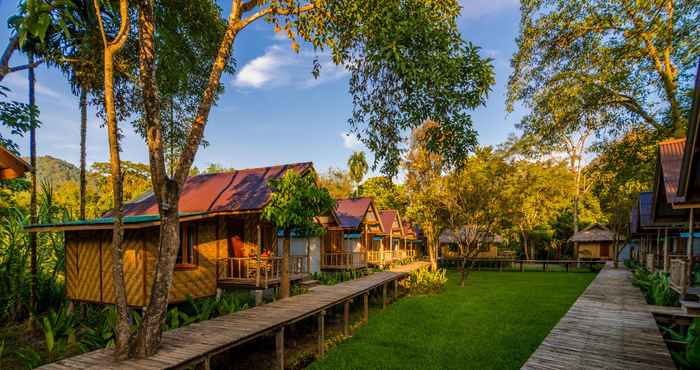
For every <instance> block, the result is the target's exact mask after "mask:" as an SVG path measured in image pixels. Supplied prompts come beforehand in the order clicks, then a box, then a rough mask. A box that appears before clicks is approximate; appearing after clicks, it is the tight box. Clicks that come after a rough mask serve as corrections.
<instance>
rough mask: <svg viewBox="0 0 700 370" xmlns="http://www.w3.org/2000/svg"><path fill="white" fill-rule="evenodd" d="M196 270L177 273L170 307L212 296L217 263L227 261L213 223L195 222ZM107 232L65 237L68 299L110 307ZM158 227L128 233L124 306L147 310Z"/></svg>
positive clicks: (214, 287)
mask: <svg viewBox="0 0 700 370" xmlns="http://www.w3.org/2000/svg"><path fill="white" fill-rule="evenodd" d="M197 227H198V244H197V246H196V247H195V248H196V252H197V262H198V266H197V267H196V268H193V269H188V270H176V271H175V272H174V274H173V283H172V286H171V289H170V297H169V300H170V302H178V301H183V300H185V299H186V297H187V295H188V294H189V295H191V296H192V297H193V298H199V297H206V296H212V295H215V294H216V287H217V277H216V261H217V258H219V256H220V255H221V256H225V253H226V250H225V243H219V242H218V240H217V228H218V225H217V221H216V220H205V221H198V226H197ZM110 245H111V231H71V232H66V296H67V297H68V298H69V299H72V300H79V301H88V302H97V303H107V304H113V303H114V302H115V294H114V288H113V286H112V281H113V278H112V249H111V248H110ZM157 246H158V228H157V227H151V228H147V229H142V230H126V232H125V234H124V248H125V250H124V280H125V285H126V294H127V303H128V304H129V305H131V306H145V305H146V304H147V303H148V299H149V296H150V289H151V284H152V282H153V276H154V271H155V264H156V254H157V248H158V247H157Z"/></svg>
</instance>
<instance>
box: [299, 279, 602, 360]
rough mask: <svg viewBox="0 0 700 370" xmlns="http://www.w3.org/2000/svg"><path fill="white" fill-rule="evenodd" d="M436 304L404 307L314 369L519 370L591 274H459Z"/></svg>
mask: <svg viewBox="0 0 700 370" xmlns="http://www.w3.org/2000/svg"><path fill="white" fill-rule="evenodd" d="M448 276H449V282H448V284H447V287H446V289H445V290H444V291H443V292H442V293H440V294H438V295H434V296H422V297H409V298H404V299H401V300H399V301H398V302H396V303H394V304H392V305H391V306H389V308H388V309H387V310H386V311H385V312H382V313H378V314H375V315H370V320H369V323H368V324H367V325H366V326H364V327H363V328H362V329H360V330H359V331H358V332H357V333H355V335H354V336H353V337H352V338H350V339H349V340H347V341H345V342H343V343H341V344H340V345H338V346H337V347H335V348H334V349H333V350H331V351H330V352H329V353H327V356H326V358H324V359H323V360H322V361H318V362H316V363H314V364H313V365H312V366H311V367H310V368H311V369H358V368H369V369H408V368H411V369H413V368H420V369H450V368H451V369H518V368H520V367H521V366H522V364H523V363H524V362H525V361H526V360H527V359H528V357H529V356H530V354H531V353H532V352H534V350H535V349H536V348H537V346H539V344H540V343H541V342H542V340H543V339H544V337H545V336H546V335H547V334H548V333H549V331H550V330H551V329H552V328H553V327H554V325H556V323H557V322H558V321H559V319H560V318H561V317H562V316H563V315H564V314H565V313H566V312H567V311H568V309H569V307H570V306H571V305H572V304H573V302H574V301H575V300H576V298H577V297H578V296H579V295H580V294H581V293H582V292H583V290H584V289H585V288H586V287H587V286H588V284H589V283H590V282H591V281H592V280H593V278H594V277H595V274H592V273H552V272H548V273H543V272H530V273H517V272H473V273H472V274H471V275H470V277H469V280H468V281H467V285H466V286H465V287H464V288H460V287H459V286H457V283H458V277H459V275H458V273H456V272H450V273H449V274H448Z"/></svg>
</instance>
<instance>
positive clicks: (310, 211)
mask: <svg viewBox="0 0 700 370" xmlns="http://www.w3.org/2000/svg"><path fill="white" fill-rule="evenodd" d="M269 185H270V187H271V188H272V191H273V193H272V195H271V196H270V201H269V202H268V204H267V206H265V209H263V212H262V218H263V219H265V220H268V221H270V222H272V223H273V224H274V225H275V227H277V228H280V229H283V230H287V231H289V230H291V229H294V230H295V231H296V232H297V234H299V235H300V236H311V235H319V234H321V233H323V230H324V229H323V228H322V227H321V226H320V225H319V224H318V223H316V221H315V217H317V216H321V215H324V214H326V213H328V212H330V211H331V210H332V209H333V208H334V207H335V200H334V199H333V198H332V197H331V196H330V194H329V193H328V190H326V189H324V188H320V187H319V186H318V185H317V184H316V181H315V178H314V175H313V174H305V175H302V174H299V173H297V172H295V171H292V170H288V171H287V172H286V173H285V174H284V175H283V176H282V177H280V178H278V179H271V180H270V182H269Z"/></svg>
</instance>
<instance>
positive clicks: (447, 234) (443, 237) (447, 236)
mask: <svg viewBox="0 0 700 370" xmlns="http://www.w3.org/2000/svg"><path fill="white" fill-rule="evenodd" d="M476 232H477V230H476V228H475V227H474V226H468V225H465V226H462V228H460V229H459V231H458V232H457V233H455V232H454V231H453V230H449V229H447V230H445V231H443V232H442V234H440V239H439V240H440V243H457V242H459V239H458V236H460V237H462V238H465V239H469V238H473V237H474V233H476ZM472 240H473V239H472ZM479 241H480V242H482V243H503V238H502V237H501V236H500V235H498V234H491V235H482V236H480V237H479Z"/></svg>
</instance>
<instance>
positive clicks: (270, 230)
mask: <svg viewBox="0 0 700 370" xmlns="http://www.w3.org/2000/svg"><path fill="white" fill-rule="evenodd" d="M287 171H296V172H298V173H300V174H302V175H305V176H315V175H316V174H315V171H314V169H313V165H312V164H311V163H295V164H287V165H280V166H272V167H263V168H252V169H244V170H239V171H233V172H226V173H218V174H204V175H198V176H193V177H190V178H188V179H187V181H186V183H185V185H184V187H183V189H182V193H181V196H180V202H179V210H180V241H181V245H180V248H179V250H178V254H177V259H176V265H175V271H174V274H173V282H172V286H171V288H170V293H169V302H170V303H175V302H181V301H184V300H185V299H186V297H187V296H191V297H192V298H200V297H207V296H213V295H215V294H216V292H217V289H218V288H231V287H234V288H235V287H248V288H266V287H270V286H275V285H278V284H279V282H280V272H281V263H282V257H281V256H280V255H279V254H277V253H276V251H277V248H276V247H277V245H278V237H277V232H276V230H275V229H274V227H273V225H272V224H270V223H269V222H267V221H264V220H262V219H261V213H262V210H263V209H264V207H265V206H266V205H267V203H268V201H269V199H270V195H271V193H272V190H271V189H270V187H269V186H268V182H269V180H271V179H274V178H280V177H281V176H283V175H284V174H285V173H286V172H287ZM124 208H125V210H124V216H125V217H124V228H125V234H124V247H125V252H124V275H125V282H126V293H127V302H128V304H129V305H131V306H145V305H146V304H147V302H148V297H149V295H150V289H151V285H152V281H153V276H154V275H153V274H154V270H155V264H156V258H157V253H158V240H159V238H158V232H159V224H160V219H159V215H158V206H157V203H156V199H155V197H154V195H153V194H152V193H149V194H146V195H145V196H143V197H141V198H140V199H137V200H134V201H131V202H129V203H127V204H125V207H124ZM318 222H319V223H321V224H322V225H324V227H338V223H337V219H336V218H335V217H334V215H325V216H323V215H322V216H319V217H318ZM112 223H113V220H112V218H111V217H104V218H100V219H96V220H88V221H76V222H69V223H65V224H57V225H31V226H29V227H27V228H26V230H27V231H29V232H42V231H54V232H55V231H62V232H64V233H65V240H66V241H65V271H66V277H65V278H66V295H67V297H68V299H70V300H74V301H85V302H95V303H106V304H112V303H114V301H115V293H114V288H113V285H112V257H111V256H112V254H111V241H112ZM302 250H303V251H304V252H306V251H308V249H306V248H296V249H294V252H296V253H294V254H293V256H292V258H291V259H290V278H291V279H292V280H301V279H303V278H304V277H305V276H306V275H307V274H308V272H309V265H313V264H314V263H316V264H319V263H320V262H313V260H312V261H310V259H311V256H309V255H308V254H306V253H303V254H302V253H300V252H302ZM318 259H320V257H317V260H318Z"/></svg>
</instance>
